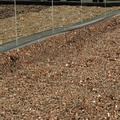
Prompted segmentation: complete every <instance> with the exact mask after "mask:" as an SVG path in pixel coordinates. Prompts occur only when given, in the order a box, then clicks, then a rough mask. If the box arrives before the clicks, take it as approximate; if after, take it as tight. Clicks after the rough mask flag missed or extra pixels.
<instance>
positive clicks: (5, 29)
mask: <svg viewBox="0 0 120 120" xmlns="http://www.w3.org/2000/svg"><path fill="white" fill-rule="evenodd" d="M14 9H15V6H14V4H13V3H12V4H0V44H3V43H6V42H9V41H12V40H15V39H16V34H15V12H14Z"/></svg>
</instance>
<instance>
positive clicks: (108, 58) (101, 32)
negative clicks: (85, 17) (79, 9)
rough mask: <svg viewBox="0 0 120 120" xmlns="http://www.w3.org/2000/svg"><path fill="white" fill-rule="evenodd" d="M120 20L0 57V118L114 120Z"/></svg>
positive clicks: (119, 106) (119, 99) (118, 106)
mask: <svg viewBox="0 0 120 120" xmlns="http://www.w3.org/2000/svg"><path fill="white" fill-rule="evenodd" d="M119 92H120V16H117V17H114V18H111V19H109V20H106V21H103V22H100V23H97V24H95V25H91V26H88V27H85V28H81V29H77V30H74V31H70V32H67V33H64V34H61V35H57V36H54V37H51V38H48V39H46V40H45V41H42V42H38V43H35V44H32V45H29V46H25V47H23V48H19V49H15V50H13V51H9V52H5V53H2V54H0V119H1V120H21V119H23V120H42V119H45V120H46V119H48V120H49V119H50V120H118V119H119V116H120V113H119V112H120V93H119Z"/></svg>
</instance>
